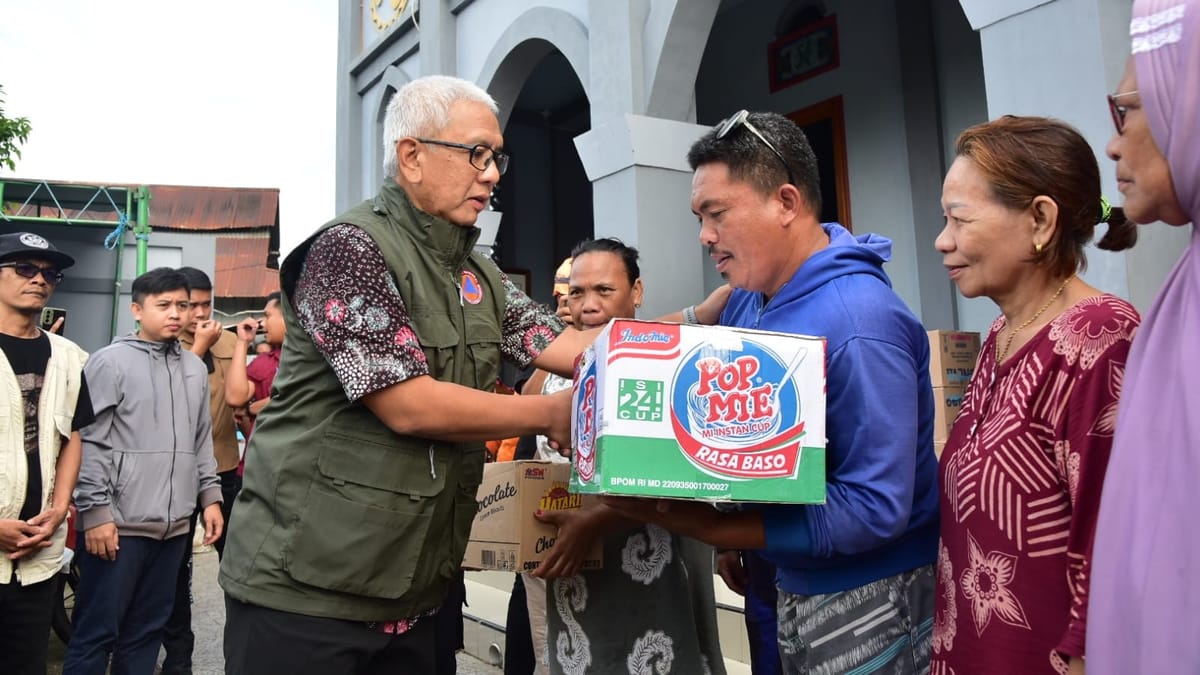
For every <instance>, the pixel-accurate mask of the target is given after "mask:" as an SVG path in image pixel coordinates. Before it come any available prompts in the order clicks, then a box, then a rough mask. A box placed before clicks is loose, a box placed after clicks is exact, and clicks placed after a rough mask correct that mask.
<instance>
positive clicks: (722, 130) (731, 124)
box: [714, 110, 796, 185]
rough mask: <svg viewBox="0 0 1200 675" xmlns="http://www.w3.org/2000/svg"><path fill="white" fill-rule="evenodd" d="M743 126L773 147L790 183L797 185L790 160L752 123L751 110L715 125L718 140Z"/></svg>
mask: <svg viewBox="0 0 1200 675" xmlns="http://www.w3.org/2000/svg"><path fill="white" fill-rule="evenodd" d="M741 127H745V128H746V130H747V131H749V132H750V133H752V134H754V135H755V136H757V137H758V140H760V141H762V142H763V145H765V146H767V147H768V148H770V149H771V152H773V153H775V156H776V157H778V158H779V162H780V163H781V164H783V170H784V171H787V177H788V183H790V184H792V185H795V184H796V179H795V178H793V177H792V167H791V166H790V165H788V161H787V160H786V159H784V157H783V153H781V152H779V150H778V149H776V147H775V146H774V145H773V144H772V143H771V141H768V140H767V137H766V136H763V135H762V132H761V131H759V130H758V129H757V128H755V126H754V125H753V124H751V123H750V111H748V110H739V111H737V112H736V113H734V114H733V116H732V117H730V118H729V119H727V120H725V121H724V122H721V123H720V124H718V125H717V126H716V127H714V128H715V129H716V130H717V140H718V141H719V140H721V139H722V138H725V137H726V136H728V135H729V134H730V133H732V132H733V130H734V129H738V128H741Z"/></svg>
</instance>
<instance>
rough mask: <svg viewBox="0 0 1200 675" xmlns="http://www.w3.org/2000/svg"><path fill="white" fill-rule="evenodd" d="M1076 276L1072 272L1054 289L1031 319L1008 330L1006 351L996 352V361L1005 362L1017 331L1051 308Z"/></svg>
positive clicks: (1005, 343) (1023, 328)
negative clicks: (1052, 293)
mask: <svg viewBox="0 0 1200 675" xmlns="http://www.w3.org/2000/svg"><path fill="white" fill-rule="evenodd" d="M1074 278H1075V275H1074V274H1072V275H1071V276H1069V277H1067V278H1066V279H1065V280H1063V282H1062V285H1061V286H1059V287H1058V290H1057V291H1054V295H1052V296H1050V299H1049V300H1047V301H1046V304H1044V305H1042V307H1041V309H1039V310H1038V311H1036V312H1034V313H1033V316H1031V317H1029V320H1028V321H1026V322H1025V323H1023V324H1021V325H1020V326H1017V327H1016V329H1014V330H1010V331H1008V339H1007V340H1005V341H1004V351H1002V352H996V363H998V364H999V363H1003V362H1004V357H1006V356H1008V348H1009V347H1011V346H1012V341H1013V338H1015V337H1016V336H1017V333H1020V332H1021V331H1023V330H1025V329H1026V328H1028V327H1029V324H1031V323H1033V322H1034V321H1037V318H1038V317H1039V316H1041V315H1042V312H1044V311H1046V310H1047V309H1049V308H1050V305H1052V304H1054V301H1055V300H1057V299H1058V296H1060V295H1062V292H1063V290H1064V289H1065V288H1066V287H1067V284H1069V283H1071V280H1072V279H1074Z"/></svg>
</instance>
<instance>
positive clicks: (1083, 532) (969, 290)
mask: <svg viewBox="0 0 1200 675" xmlns="http://www.w3.org/2000/svg"><path fill="white" fill-rule="evenodd" d="M956 152H957V155H958V157H957V159H956V160H955V161H954V164H953V165H952V166H951V167H950V171H949V172H948V173H947V174H946V180H945V183H944V185H943V188H942V208H943V210H944V212H945V216H946V226H945V229H943V230H942V232H941V234H940V235H939V236H938V238H937V242H936V247H937V249H938V250H939V251H941V252H942V254H943V255H944V264H945V265H946V268H947V270H948V271H949V274H950V278H951V279H952V280H953V281H954V283H955V284H956V285H957V286H958V289H959V291H960V292H961V293H962V294H963V295H965V296H967V297H969V298H974V297H979V296H986V297H988V298H990V299H991V300H992V301H994V302H995V303H996V304H997V305H999V307H1000V311H1001V316H1000V317H999V318H997V319H996V321H995V322H994V323H993V324H992V327H991V330H990V331H988V335H987V338H986V339H985V340H984V343H983V348H982V351H981V352H980V355H979V363H978V366H977V368H976V370H975V376H974V377H973V378H971V382H970V384H969V385H968V387H967V392H966V396H965V398H964V401H963V405H962V409H961V410H960V412H959V415H958V419H957V420H956V421H955V424H954V428H953V430H952V431H951V433H950V437H949V439H948V440H947V443H946V448H945V451H944V452H943V454H942V457H941V462H940V484H941V535H942V536H941V545H940V547H939V551H938V580H937V611H936V615H935V619H934V629H933V662H932V668H931V671H932V673H933V674H934V675H949V674H951V673H955V674H957V675H984V674H987V673H1019V674H1021V675H1029V674H1036V673H1067V672H1073V673H1082V672H1083V666H1084V661H1083V658H1084V634H1085V631H1086V621H1087V597H1088V567H1089V566H1088V560H1089V556H1090V555H1091V550H1092V537H1093V533H1094V531H1095V523H1096V515H1097V512H1098V509H1099V505H1100V488H1101V486H1102V484H1103V481H1104V470H1105V466H1106V465H1107V464H1108V456H1109V450H1110V448H1111V445H1112V434H1113V421H1114V419H1115V415H1116V408H1117V398H1118V395H1119V394H1120V390H1121V380H1122V376H1123V374H1124V369H1125V358H1126V354H1127V353H1128V351H1129V343H1130V340H1131V339H1132V336H1133V332H1134V329H1135V328H1136V327H1137V324H1138V321H1139V317H1138V314H1137V311H1136V310H1134V308H1133V307H1132V306H1131V305H1130V304H1129V303H1127V302H1125V301H1124V300H1121V299H1119V298H1117V297H1114V296H1112V295H1108V294H1105V293H1102V292H1100V291H1098V290H1096V289H1095V288H1093V287H1091V286H1089V285H1088V284H1087V283H1085V282H1084V281H1083V280H1082V279H1080V278H1079V277H1078V276H1076V273H1077V272H1078V271H1079V270H1081V269H1083V268H1084V266H1085V265H1086V260H1085V259H1084V255H1083V247H1084V245H1085V244H1087V242H1088V241H1089V240H1091V238H1092V235H1093V232H1094V230H1095V227H1096V224H1097V223H1101V222H1107V223H1108V232H1107V233H1106V234H1105V236H1104V238H1103V239H1102V240H1101V241H1100V242H1099V243H1098V246H1099V247H1100V248H1106V249H1109V250H1121V249H1124V248H1128V247H1129V246H1131V245H1132V244H1133V242H1134V240H1135V239H1136V233H1135V232H1134V230H1133V227H1134V226H1133V224H1132V223H1128V222H1126V220H1125V217H1124V213H1123V212H1122V211H1121V209H1119V208H1112V207H1110V206H1109V205H1108V202H1107V201H1106V200H1104V198H1103V197H1102V196H1101V194H1100V173H1099V170H1098V168H1097V165H1096V158H1095V155H1094V154H1093V153H1092V149H1091V148H1090V147H1089V146H1088V144H1087V142H1086V141H1085V140H1084V139H1083V138H1082V137H1081V136H1080V135H1079V133H1078V132H1076V131H1075V130H1074V129H1073V128H1071V127H1070V126H1068V125H1066V124H1064V123H1062V122H1059V121H1057V120H1052V119H1047V118H1037V117H1011V116H1009V117H1002V118H1000V119H997V120H994V121H992V122H988V123H986V124H981V125H978V126H975V127H971V128H970V129H967V130H966V131H964V132H963V133H962V135H960V136H959V137H958V143H957V149H956Z"/></svg>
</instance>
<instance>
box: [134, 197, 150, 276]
mask: <svg viewBox="0 0 1200 675" xmlns="http://www.w3.org/2000/svg"><path fill="white" fill-rule="evenodd" d="M137 203H138V216H137V223H135V224H134V226H133V236H135V237H137V276H141V275H143V274H145V273H146V254H147V252H148V251H149V248H150V188H148V187H146V186H145V185H141V186H139V187H138V189H137Z"/></svg>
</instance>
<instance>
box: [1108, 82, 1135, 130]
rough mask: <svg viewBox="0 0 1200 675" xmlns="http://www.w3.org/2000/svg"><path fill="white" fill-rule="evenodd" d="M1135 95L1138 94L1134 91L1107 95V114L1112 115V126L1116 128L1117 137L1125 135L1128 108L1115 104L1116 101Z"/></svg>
mask: <svg viewBox="0 0 1200 675" xmlns="http://www.w3.org/2000/svg"><path fill="white" fill-rule="evenodd" d="M1136 93H1138V92H1137V90H1136V89H1134V90H1133V91H1123V92H1121V93H1119V94H1109V95H1108V112H1109V113H1110V114H1112V121H1113V126H1114V127H1116V128H1117V135H1121V134H1123V133H1125V116H1126V115H1128V114H1129V106H1127V105H1121V104H1120V103H1117V99H1119V98H1121V97H1122V96H1133V95H1134V94H1136Z"/></svg>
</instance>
